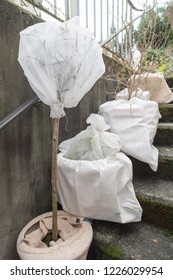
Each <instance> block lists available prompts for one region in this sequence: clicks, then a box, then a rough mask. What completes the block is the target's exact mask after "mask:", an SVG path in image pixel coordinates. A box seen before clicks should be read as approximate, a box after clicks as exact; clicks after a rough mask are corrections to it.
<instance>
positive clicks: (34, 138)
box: [0, 0, 114, 260]
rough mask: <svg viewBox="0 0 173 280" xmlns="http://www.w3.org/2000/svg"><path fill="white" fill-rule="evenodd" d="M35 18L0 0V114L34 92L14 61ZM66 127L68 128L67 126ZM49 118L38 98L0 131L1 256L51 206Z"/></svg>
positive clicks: (77, 111) (100, 88)
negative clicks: (21, 35)
mask: <svg viewBox="0 0 173 280" xmlns="http://www.w3.org/2000/svg"><path fill="white" fill-rule="evenodd" d="M38 21H39V20H38V19H36V18H33V17H31V16H30V15H28V14H26V13H23V12H21V11H20V10H19V8H18V7H16V6H14V5H12V4H10V3H8V2H7V1H5V0H3V1H2V0H1V3H0V120H2V119H3V118H4V117H6V116H7V115H8V114H9V113H11V112H12V111H13V110H15V109H16V108H17V107H18V106H20V105H21V104H22V103H23V102H25V101H26V100H28V99H29V98H31V97H32V96H35V93H34V92H33V91H32V89H31V88H30V86H29V84H28V82H27V79H26V78H25V76H24V74H23V71H22V69H21V68H20V65H19V63H18V62H17V57H18V44H19V32H20V31H21V30H23V29H24V28H26V27H27V26H30V25H32V24H34V23H36V22H38ZM113 87H114V82H105V81H104V80H102V79H100V80H99V81H98V82H97V83H96V85H95V86H94V87H93V88H92V90H91V91H90V92H89V93H87V95H86V96H85V97H84V98H83V99H82V101H81V102H80V104H79V105H78V106H77V107H76V108H72V109H68V110H66V113H67V117H64V118H62V120H61V125H60V140H59V142H61V141H62V140H64V139H67V138H70V137H72V136H74V135H76V134H77V133H78V132H80V131H81V130H82V129H84V128H85V127H86V122H85V120H86V118H87V117H88V116H89V114H90V113H97V112H98V107H99V105H100V104H101V103H103V102H105V101H106V100H108V99H109V98H111V97H109V94H107V92H111V91H112V90H113ZM66 127H67V130H66ZM50 163H51V121H50V118H49V108H48V106H46V105H44V104H43V103H42V102H40V104H38V105H36V106H34V107H32V108H31V109H29V110H28V111H27V112H25V113H24V114H23V115H22V116H20V117H18V118H17V119H16V120H15V121H13V122H12V123H11V124H9V125H8V126H7V127H6V128H4V129H3V130H1V131H0V259H4V260H5V259H6V260H7V259H18V256H17V252H16V239H17V236H18V234H19V233H20V231H21V229H22V228H23V227H24V226H25V225H26V223H28V222H29V221H30V220H31V219H32V218H34V217H35V216H37V215H39V214H41V213H43V212H46V211H49V210H51V193H50V184H51V183H50Z"/></svg>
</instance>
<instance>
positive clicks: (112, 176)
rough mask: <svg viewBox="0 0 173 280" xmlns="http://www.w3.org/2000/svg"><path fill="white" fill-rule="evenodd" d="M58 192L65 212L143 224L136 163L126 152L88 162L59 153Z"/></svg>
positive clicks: (99, 218) (98, 218)
mask: <svg viewBox="0 0 173 280" xmlns="http://www.w3.org/2000/svg"><path fill="white" fill-rule="evenodd" d="M57 191H58V197H59V199H60V203H61V204H62V207H63V209H64V211H66V212H68V213H71V214H73V215H78V216H87V217H90V218H92V219H97V220H105V221H112V222H118V223H129V222H138V221H141V215H142V209H141V207H140V204H139V202H138V200H137V198H136V196H135V192H134V188H133V184H132V164H131V161H130V159H129V158H128V157H127V156H126V155H124V154H123V153H118V154H117V155H116V156H114V157H107V158H105V159H100V160H94V161H88V160H70V159H67V158H64V156H63V153H59V154H58V180H57Z"/></svg>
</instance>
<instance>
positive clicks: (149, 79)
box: [128, 73, 173, 103]
mask: <svg viewBox="0 0 173 280" xmlns="http://www.w3.org/2000/svg"><path fill="white" fill-rule="evenodd" d="M128 84H129V89H130V88H131V90H132V91H136V90H137V88H141V89H142V90H143V91H149V92H150V100H152V101H156V102H158V103H170V102H172V101H173V92H172V91H171V89H170V88H169V86H168V84H167V82H166V80H165V78H164V75H163V74H162V73H144V74H141V75H133V76H131V77H130V79H129V81H128Z"/></svg>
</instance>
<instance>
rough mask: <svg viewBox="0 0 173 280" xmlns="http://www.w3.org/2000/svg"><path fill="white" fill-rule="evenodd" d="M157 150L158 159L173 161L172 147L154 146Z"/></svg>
mask: <svg viewBox="0 0 173 280" xmlns="http://www.w3.org/2000/svg"><path fill="white" fill-rule="evenodd" d="M156 148H157V149H158V150H159V158H160V159H161V158H165V159H170V160H172V159H173V147H172V146H156Z"/></svg>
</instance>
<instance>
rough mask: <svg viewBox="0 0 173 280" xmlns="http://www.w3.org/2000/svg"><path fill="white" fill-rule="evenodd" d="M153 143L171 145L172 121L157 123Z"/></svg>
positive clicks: (172, 137) (172, 140)
mask: <svg viewBox="0 0 173 280" xmlns="http://www.w3.org/2000/svg"><path fill="white" fill-rule="evenodd" d="M154 145H163V146H164V145H167V146H169V145H170V146H173V123H170V122H169V123H166V122H165V123H164V122H163V123H159V124H158V129H157V133H156V136H155V138H154Z"/></svg>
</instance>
